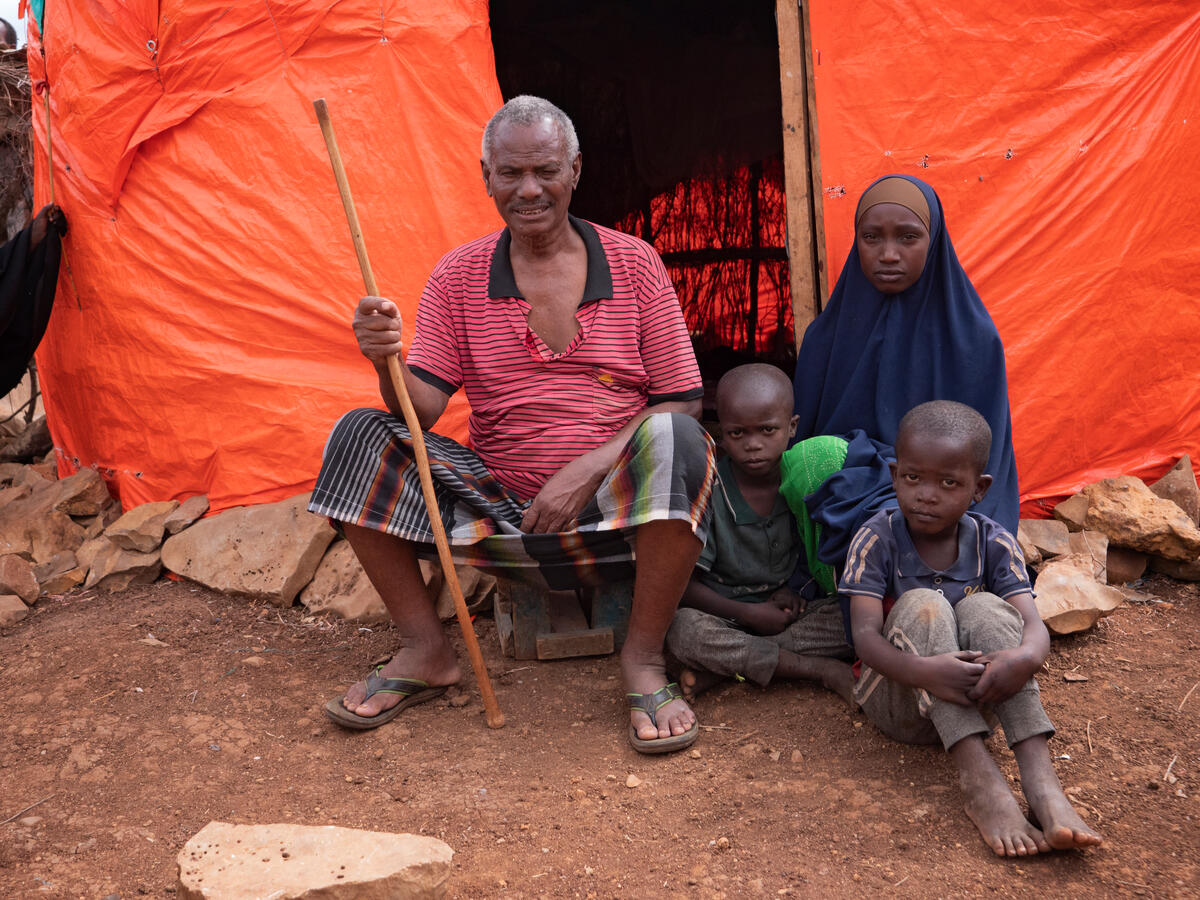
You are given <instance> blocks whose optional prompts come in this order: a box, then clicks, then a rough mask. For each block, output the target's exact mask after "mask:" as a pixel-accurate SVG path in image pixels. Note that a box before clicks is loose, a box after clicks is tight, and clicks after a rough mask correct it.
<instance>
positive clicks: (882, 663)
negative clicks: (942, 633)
mask: <svg viewBox="0 0 1200 900" xmlns="http://www.w3.org/2000/svg"><path fill="white" fill-rule="evenodd" d="M883 624H884V618H883V601H881V600H879V599H878V598H875V597H866V596H863V595H861V594H855V595H851V597H850V628H851V631H852V633H853V635H854V649H855V651H856V652H857V653H858V656H859V658H860V659H861V660H862V661H863V664H864V665H867V666H870V667H871V668H872V669H874V670H875V671H876V672H878V673H879V674H881V675H883V676H884V677H885V678H888V679H890V680H892V681H895V682H898V683H900V684H904V685H908V686H909V687H914V688H923V689H925V690H926V691H928V692H929V693H931V694H932V695H933V696H935V697H938V698H940V699H942V700H947V701H949V702H950V703H957V704H958V705H959V706H973V705H974V701H973V700H972V699H971V698H970V697H969V692H970V691H971V690H972V689H974V687H975V685H976V684H977V683H978V681H979V678H980V677H981V676H982V674H983V672H984V667H983V666H982V665H980V664H979V663H978V662H977V660H978V659H979V657H980V656H981V655H982V654H981V653H980V652H979V651H978V650H957V651H955V652H953V653H939V654H938V655H936V656H917V655H916V654H915V653H906V652H904V651H903V650H901V649H899V648H898V647H893V646H892V644H891V643H890V642H889V641H888V640H887V639H886V638H885V637H884V636H883Z"/></svg>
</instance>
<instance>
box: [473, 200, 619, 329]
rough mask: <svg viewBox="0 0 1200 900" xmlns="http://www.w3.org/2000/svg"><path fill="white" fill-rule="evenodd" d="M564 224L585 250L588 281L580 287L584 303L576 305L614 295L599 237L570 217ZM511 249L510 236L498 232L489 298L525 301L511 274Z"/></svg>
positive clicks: (581, 301)
mask: <svg viewBox="0 0 1200 900" xmlns="http://www.w3.org/2000/svg"><path fill="white" fill-rule="evenodd" d="M567 221H568V222H569V223H570V224H571V227H572V228H574V229H575V231H576V232H577V233H578V234H579V236H580V237H581V238H583V244H584V246H585V247H586V248H587V281H586V283H585V284H584V286H583V299H582V300H580V301H579V305H580V306H583V305H584V304H586V303H591V302H593V301H594V300H600V299H602V298H607V297H611V296H612V295H613V280H612V271H611V270H610V269H609V267H608V257H607V256H605V255H604V247H603V246H602V245H601V243H600V235H598V234H597V233H596V229H595V228H594V227H593V226H592V223H591V222H586V221H584V220H583V219H577V218H575V217H574V216H572V215H570V214H568V215H567ZM511 246H512V232H510V231H509V230H508V229H507V228H505V229H504V230H503V231H502V232H500V240H498V241H497V242H496V249H495V250H494V251H492V265H491V269H490V270H489V272H488V296H489V297H520V298H521V299H522V300H524V299H525V295H524V294H522V293H521V291H520V289H519V288H518V287H517V277H516V275H514V274H513V268H512V259H510V258H509V255H508V251H509V248H510V247H511Z"/></svg>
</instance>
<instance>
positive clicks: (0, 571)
mask: <svg viewBox="0 0 1200 900" xmlns="http://www.w3.org/2000/svg"><path fill="white" fill-rule="evenodd" d="M40 593H41V589H40V588H39V587H38V580H37V576H36V575H34V573H33V564H32V563H31V562H29V561H28V560H25V559H22V558H21V557H19V556H17V555H16V554H13V553H9V554H6V555H4V556H0V594H16V595H17V596H18V597H20V598H21V599H22V600H23V601H25V602H26V603H28V604H29V605H31V606H32V605H33V601H35V600H36V599H37V597H38V594H40Z"/></svg>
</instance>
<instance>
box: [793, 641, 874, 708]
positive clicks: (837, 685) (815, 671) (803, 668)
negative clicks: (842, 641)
mask: <svg viewBox="0 0 1200 900" xmlns="http://www.w3.org/2000/svg"><path fill="white" fill-rule="evenodd" d="M775 678H791V679H803V680H805V681H815V682H817V683H818V684H820V685H821V686H823V687H825V688H827V689H828V690H831V691H833V692H834V693H835V694H837V695H838V696H839V697H841V698H842V699H843V700H845V701H846V702H847V703H848V704H850V706H854V705H855V704H854V673H853V671H852V670H851V669H850V664H849V663H844V662H842V661H841V660H840V659H831V658H830V657H828V656H801V655H800V654H798V653H793V652H792V651H791V650H785V649H783V648H782V647H781V648H780V649H779V664H778V665H777V666H776V667H775ZM772 681H774V679H772Z"/></svg>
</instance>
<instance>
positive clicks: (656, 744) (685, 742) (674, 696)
mask: <svg viewBox="0 0 1200 900" xmlns="http://www.w3.org/2000/svg"><path fill="white" fill-rule="evenodd" d="M625 698H626V699H627V700H628V701H629V708H630V709H640V710H641V711H642V712H644V713H645V714H646V715H648V716H649V717H650V723H651V724H652V725H654V726H655V727H658V719H656V718H655V713H657V712H658V711H659V710H660V709H662V708H663V707H664V706H666V705H667V704H668V703H670V702H671V701H672V700H680V699H682V698H683V694H682V693H681V692H680V690H679V684H678V682H674V681H672V682H671V683H670V684H667V685H664V686H663V687H661V688H659V689H658V690H657V691H655V692H654V693H653V694H635V693H632V692H630V693H627V694H626V695H625ZM699 736H700V723H699V722H693V723H692V727H691V728H689V729H688V730H687V731H685V732H684V733H683V734H673V735H671V736H670V737H665V738H653V739H651V740H646V739H645V738H640V737H638V733H637V729H636V728H635V727H634V726H633V723H632V722H630V723H629V743H630V744H632V745H633V749H634V750H636V751H637V752H638V753H674V752H675V751H677V750H686V749H687V748H688V747H690V746H692V744H694V743H696V738H698V737H699Z"/></svg>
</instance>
